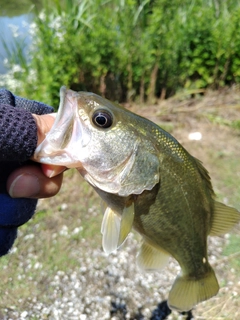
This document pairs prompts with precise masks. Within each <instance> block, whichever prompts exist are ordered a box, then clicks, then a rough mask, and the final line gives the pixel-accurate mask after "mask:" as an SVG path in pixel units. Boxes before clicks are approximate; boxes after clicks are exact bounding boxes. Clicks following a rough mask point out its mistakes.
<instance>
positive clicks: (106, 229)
mask: <svg viewBox="0 0 240 320" xmlns="http://www.w3.org/2000/svg"><path fill="white" fill-rule="evenodd" d="M101 233H102V235H103V237H102V246H103V250H104V251H105V252H106V253H108V254H110V253H111V252H113V251H114V250H116V249H117V248H118V239H119V233H120V218H119V217H118V216H117V214H116V213H115V212H114V211H113V210H112V209H111V208H109V207H107V209H106V210H105V213H104V216H103V221H102V227H101Z"/></svg>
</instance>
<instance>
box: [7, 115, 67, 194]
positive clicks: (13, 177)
mask: <svg viewBox="0 0 240 320" xmlns="http://www.w3.org/2000/svg"><path fill="white" fill-rule="evenodd" d="M55 116H56V114H55V113H52V114H45V115H35V114H33V117H34V119H35V121H36V125H37V135H38V142H37V145H39V144H40V143H41V142H42V141H43V140H44V138H45V136H46V134H47V133H48V131H49V130H50V129H51V127H52V125H53V123H54V120H55ZM65 169H66V168H65V167H62V166H52V165H46V164H42V165H40V164H37V163H34V162H32V163H31V164H25V165H24V166H21V167H19V168H17V169H15V170H14V171H13V172H12V173H11V174H10V175H9V177H8V179H7V191H8V193H9V194H10V196H11V197H12V198H35V199H37V198H48V197H52V196H54V195H56V194H57V193H58V191H59V190H60V188H61V184H62V179H63V171H65Z"/></svg>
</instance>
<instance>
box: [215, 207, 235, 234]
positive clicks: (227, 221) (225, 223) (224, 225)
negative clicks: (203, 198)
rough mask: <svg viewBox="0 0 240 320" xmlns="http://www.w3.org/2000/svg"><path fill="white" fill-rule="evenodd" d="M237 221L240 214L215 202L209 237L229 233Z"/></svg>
mask: <svg viewBox="0 0 240 320" xmlns="http://www.w3.org/2000/svg"><path fill="white" fill-rule="evenodd" d="M239 220H240V212H238V211H237V210H236V209H234V208H231V207H228V206H226V205H225V204H223V203H221V202H218V201H215V203H214V215H213V221H212V226H211V231H210V236H219V235H221V234H224V233H227V232H229V231H230V230H231V229H232V227H233V226H234V225H235V224H236V223H237V222H239Z"/></svg>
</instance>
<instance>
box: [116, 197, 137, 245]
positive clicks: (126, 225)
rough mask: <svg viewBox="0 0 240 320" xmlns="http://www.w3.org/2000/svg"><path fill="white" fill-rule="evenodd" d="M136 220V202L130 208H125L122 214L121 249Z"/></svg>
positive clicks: (119, 243)
mask: <svg viewBox="0 0 240 320" xmlns="http://www.w3.org/2000/svg"><path fill="white" fill-rule="evenodd" d="M133 219H134V202H133V203H132V204H131V205H130V206H129V207H125V208H124V210H123V213H122V219H121V225H120V232H119V239H118V247H120V246H121V245H122V244H123V242H124V241H125V240H126V238H127V236H128V234H129V232H130V231H131V229H132V225H133Z"/></svg>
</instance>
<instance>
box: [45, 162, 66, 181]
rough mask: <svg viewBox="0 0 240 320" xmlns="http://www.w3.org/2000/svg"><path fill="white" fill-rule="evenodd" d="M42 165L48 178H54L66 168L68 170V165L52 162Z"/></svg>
mask: <svg viewBox="0 0 240 320" xmlns="http://www.w3.org/2000/svg"><path fill="white" fill-rule="evenodd" d="M41 167H42V172H43V173H44V174H45V176H47V177H48V178H53V177H55V176H57V175H59V174H60V173H62V172H64V171H65V170H67V168H66V167H63V166H54V165H51V164H42V165H41Z"/></svg>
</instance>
